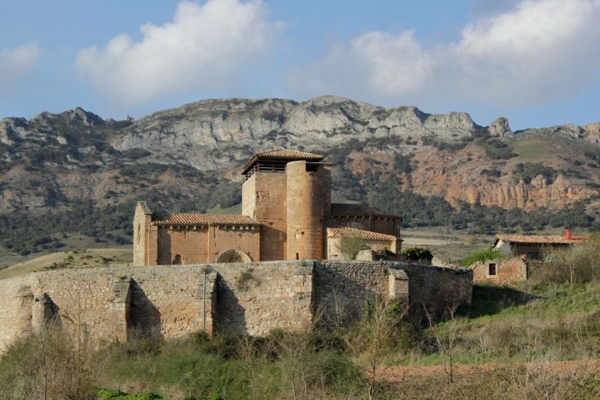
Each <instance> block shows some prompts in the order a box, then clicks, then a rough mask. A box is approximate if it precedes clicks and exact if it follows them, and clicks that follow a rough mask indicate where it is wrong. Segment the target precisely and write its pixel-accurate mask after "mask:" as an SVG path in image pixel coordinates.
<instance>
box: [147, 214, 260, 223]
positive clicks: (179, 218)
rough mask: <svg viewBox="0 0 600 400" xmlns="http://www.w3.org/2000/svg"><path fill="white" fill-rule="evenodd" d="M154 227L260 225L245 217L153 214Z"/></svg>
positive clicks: (231, 215)
mask: <svg viewBox="0 0 600 400" xmlns="http://www.w3.org/2000/svg"><path fill="white" fill-rule="evenodd" d="M152 224H154V225H260V224H259V223H258V222H256V221H255V220H253V219H252V218H250V217H248V216H246V215H233V214H183V213H178V214H153V215H152Z"/></svg>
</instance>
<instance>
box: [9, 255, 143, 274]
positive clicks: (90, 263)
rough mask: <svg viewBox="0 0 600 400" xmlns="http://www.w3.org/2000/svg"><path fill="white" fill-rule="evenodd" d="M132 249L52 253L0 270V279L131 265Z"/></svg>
mask: <svg viewBox="0 0 600 400" xmlns="http://www.w3.org/2000/svg"><path fill="white" fill-rule="evenodd" d="M131 261H132V255H131V249H127V248H126V249H84V250H72V251H65V252H60V253H52V254H48V255H45V256H41V257H37V258H34V259H32V260H28V261H25V262H21V263H18V264H14V265H12V266H10V267H7V268H4V269H0V279H6V278H12V277H15V276H20V275H25V274H27V273H29V272H36V271H46V270H53V269H61V268H89V267H101V266H106V265H108V264H110V265H112V266H114V265H127V264H129V263H131Z"/></svg>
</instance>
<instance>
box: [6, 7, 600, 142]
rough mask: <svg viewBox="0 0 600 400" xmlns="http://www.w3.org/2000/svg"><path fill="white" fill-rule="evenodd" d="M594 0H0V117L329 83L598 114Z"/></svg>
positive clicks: (560, 116) (539, 117)
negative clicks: (424, 0)
mask: <svg viewBox="0 0 600 400" xmlns="http://www.w3.org/2000/svg"><path fill="white" fill-rule="evenodd" d="M598 21H600V0H455V1H447V0H440V1H436V0H430V1H426V2H416V1H414V0H413V1H404V0H395V1H393V0H371V1H364V0H362V1H361V0H345V1H341V0H328V1H323V0H320V1H316V0H304V1H298V0H296V1H291V0H277V1H275V0H262V1H260V0H203V1H179V2H178V1H168V0H143V1H142V0H127V1H123V0H102V1H97V2H91V1H79V2H75V1H72V0H53V1H47V0H3V1H2V2H1V3H0V118H2V117H9V116H11V117H12V116H15V117H16V116H18V117H25V118H31V117H32V116H34V115H35V114H37V113H39V112H42V111H50V112H61V111H64V110H68V109H72V108H75V107H77V106H80V107H83V108H84V109H86V110H89V111H92V112H95V113H97V114H99V115H100V116H101V117H103V118H109V117H111V118H115V119H123V118H124V117H126V116H127V115H131V116H133V117H136V118H139V117H142V116H144V115H146V114H149V113H151V112H154V111H158V110H161V109H166V108H171V107H177V106H179V105H181V104H184V103H188V102H192V101H197V100H202V99H206V98H225V97H242V98H244V97H248V98H264V97H279V98H289V99H294V100H298V101H302V100H307V99H310V98H313V97H317V96H321V95H329V94H331V95H339V96H344V97H349V98H352V99H355V100H361V101H366V102H369V103H371V104H375V105H381V106H388V107H393V106H401V105H415V106H417V107H419V108H420V109H421V110H423V111H425V112H429V113H447V112H450V111H464V112H467V113H469V114H470V115H471V117H472V118H473V119H474V120H475V122H477V123H479V124H480V125H488V124H489V123H490V122H491V121H492V120H493V119H495V118H497V117H500V116H504V117H507V118H508V119H509V121H510V124H511V127H512V128H513V129H515V130H516V129H524V128H527V127H542V126H552V125H558V124H566V123H574V124H578V125H583V124H586V123H590V122H595V121H599V120H600V101H599V99H600V23H598Z"/></svg>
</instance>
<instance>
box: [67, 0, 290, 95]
mask: <svg viewBox="0 0 600 400" xmlns="http://www.w3.org/2000/svg"><path fill="white" fill-rule="evenodd" d="M280 30H281V24H280V23H276V22H270V21H269V20H268V18H267V9H266V7H265V6H264V5H263V3H262V2H261V1H260V0H253V1H249V2H246V3H243V2H242V1H240V0H208V1H207V2H206V3H205V4H204V5H200V4H198V3H195V2H186V1H183V2H180V3H179V4H178V6H177V10H176V12H175V16H174V18H173V22H170V23H166V24H164V25H161V26H156V25H153V24H147V25H143V26H141V27H140V31H141V33H142V36H143V38H142V39H141V40H140V41H134V40H132V39H131V37H130V36H128V35H127V34H121V35H118V36H116V37H114V38H113V39H112V40H110V41H109V42H108V43H107V44H106V46H105V47H104V48H103V49H98V48H97V47H89V48H86V49H83V50H81V51H80V52H79V54H78V56H77V67H78V69H79V71H80V72H81V74H82V75H83V76H85V77H87V78H88V79H89V80H90V81H91V83H92V84H93V85H94V87H95V88H96V89H97V90H98V91H100V92H101V93H102V94H103V95H105V96H106V97H107V98H109V99H111V100H113V101H117V102H119V103H122V104H127V105H138V104H141V103H144V102H146V101H149V100H153V99H156V98H159V97H162V96H169V95H177V94H181V93H185V92H188V91H190V90H194V89H207V90H210V89H214V88H219V87H223V86H228V85H232V84H234V82H235V80H236V76H237V75H238V74H240V73H242V72H243V71H244V70H245V69H247V68H248V67H249V66H252V65H253V64H255V63H256V62H257V61H259V60H261V59H262V58H263V57H265V56H266V55H267V54H268V53H269V51H270V50H271V49H272V47H273V45H274V38H276V37H277V35H278V33H279V31H280Z"/></svg>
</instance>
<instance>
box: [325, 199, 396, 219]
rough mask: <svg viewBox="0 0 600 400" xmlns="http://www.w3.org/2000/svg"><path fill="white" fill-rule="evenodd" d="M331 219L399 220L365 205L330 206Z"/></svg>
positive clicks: (338, 204) (333, 204)
mask: <svg viewBox="0 0 600 400" xmlns="http://www.w3.org/2000/svg"><path fill="white" fill-rule="evenodd" d="M331 216H332V217H392V218H400V217H398V216H395V215H391V214H387V213H384V212H383V211H381V210H379V209H377V208H373V207H369V206H367V205H365V204H341V203H332V204H331Z"/></svg>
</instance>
